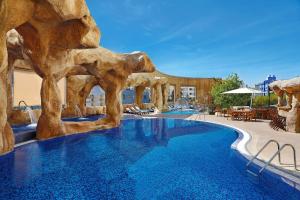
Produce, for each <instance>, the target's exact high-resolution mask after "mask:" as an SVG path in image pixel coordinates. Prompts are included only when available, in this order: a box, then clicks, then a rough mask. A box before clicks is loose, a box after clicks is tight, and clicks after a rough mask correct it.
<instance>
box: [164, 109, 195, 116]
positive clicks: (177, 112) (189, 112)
mask: <svg viewBox="0 0 300 200" xmlns="http://www.w3.org/2000/svg"><path fill="white" fill-rule="evenodd" d="M198 113H199V112H198V111H197V110H194V109H185V110H171V111H167V112H163V113H162V114H165V115H193V114H198Z"/></svg>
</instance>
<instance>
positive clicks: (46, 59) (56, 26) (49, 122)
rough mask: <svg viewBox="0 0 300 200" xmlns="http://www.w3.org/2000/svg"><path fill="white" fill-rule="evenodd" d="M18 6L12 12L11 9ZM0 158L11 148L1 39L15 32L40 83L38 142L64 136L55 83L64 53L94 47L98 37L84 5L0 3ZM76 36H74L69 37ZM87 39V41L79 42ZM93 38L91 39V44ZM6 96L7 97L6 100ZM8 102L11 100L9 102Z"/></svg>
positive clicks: (77, 1) (54, 0) (25, 0)
mask: <svg viewBox="0 0 300 200" xmlns="http://www.w3.org/2000/svg"><path fill="white" fill-rule="evenodd" d="M16 5H17V6H16ZM0 18H1V24H0V63H1V64H0V93H1V97H0V154H1V153H5V152H7V151H9V150H12V148H13V142H12V141H13V140H12V139H11V138H13V135H12V131H11V129H10V127H9V125H8V124H7V111H8V112H10V110H9V109H8V108H7V95H6V93H7V82H8V81H7V80H6V77H7V73H8V69H7V68H8V58H7V57H8V56H7V46H6V34H7V32H8V31H9V30H11V29H14V28H15V29H16V30H17V31H18V32H19V33H20V35H21V36H22V37H23V39H24V52H26V54H27V56H28V57H29V58H30V59H31V61H32V66H33V69H34V70H35V71H36V72H37V74H38V75H39V76H41V77H42V78H43V86H42V89H41V94H42V96H43V99H42V106H43V112H42V116H41V120H39V123H38V129H37V131H38V137H39V138H48V137H53V136H57V135H61V134H62V133H64V131H65V130H64V127H63V126H62V123H61V120H60V112H61V100H60V98H59V91H58V87H57V81H59V80H60V79H61V78H62V77H64V72H65V70H66V69H68V68H71V67H73V65H72V66H68V62H66V60H68V58H69V56H70V55H69V52H70V49H73V48H82V47H97V46H98V44H99V39H100V32H99V31H98V29H97V27H96V24H95V22H94V20H93V19H92V17H91V16H90V14H89V10H88V8H87V6H86V4H85V1H84V0H74V1H69V0H48V1H47V0H45V1H30V0H19V1H17V2H16V1H13V0H2V1H1V2H0ZM74 30H76V31H74ZM85 35H87V38H84V36H85ZM91 38H93V39H91ZM8 96H9V95H8ZM9 98H10V97H9Z"/></svg>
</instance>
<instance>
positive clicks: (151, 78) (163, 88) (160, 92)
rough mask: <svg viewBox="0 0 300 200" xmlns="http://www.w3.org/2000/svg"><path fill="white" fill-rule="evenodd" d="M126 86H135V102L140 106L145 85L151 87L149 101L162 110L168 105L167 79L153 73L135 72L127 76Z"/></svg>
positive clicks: (141, 105)
mask: <svg viewBox="0 0 300 200" xmlns="http://www.w3.org/2000/svg"><path fill="white" fill-rule="evenodd" d="M126 85H127V87H136V92H137V93H136V101H135V103H136V104H137V105H139V106H140V107H144V106H143V104H142V95H143V92H144V89H145V88H146V87H150V88H151V101H152V103H153V104H154V105H155V106H156V107H157V108H158V109H159V110H164V109H165V108H167V106H168V102H167V100H166V101H165V99H167V98H168V93H167V92H168V79H167V78H165V77H158V76H155V73H147V74H146V73H136V74H132V75H131V76H129V78H128V80H127V83H126Z"/></svg>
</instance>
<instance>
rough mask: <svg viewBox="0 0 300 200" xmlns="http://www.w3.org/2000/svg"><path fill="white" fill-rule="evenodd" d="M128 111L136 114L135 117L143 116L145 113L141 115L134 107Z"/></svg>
mask: <svg viewBox="0 0 300 200" xmlns="http://www.w3.org/2000/svg"><path fill="white" fill-rule="evenodd" d="M129 109H130V110H131V111H132V112H133V113H135V114H137V115H143V114H145V113H143V112H141V111H138V110H136V109H135V108H134V107H130V108H129Z"/></svg>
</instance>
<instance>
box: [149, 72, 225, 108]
mask: <svg viewBox="0 0 300 200" xmlns="http://www.w3.org/2000/svg"><path fill="white" fill-rule="evenodd" d="M155 76H158V77H165V78H167V79H168V84H169V85H170V86H175V99H178V98H180V92H181V87H186V86H191V87H195V88H196V100H197V102H198V103H200V104H210V103H212V97H211V93H210V92H211V89H212V87H213V85H214V84H215V83H216V82H217V81H218V80H220V79H217V78H189V77H180V76H171V75H168V74H164V73H162V72H159V71H156V72H155ZM207 100H208V102H207Z"/></svg>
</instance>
